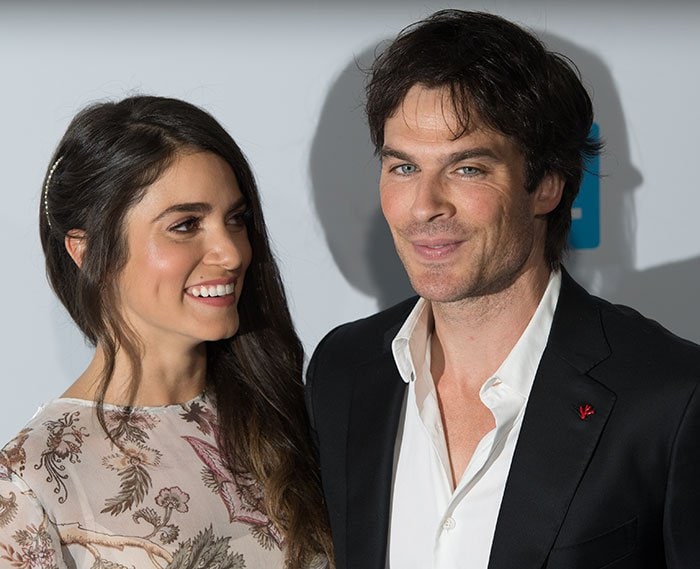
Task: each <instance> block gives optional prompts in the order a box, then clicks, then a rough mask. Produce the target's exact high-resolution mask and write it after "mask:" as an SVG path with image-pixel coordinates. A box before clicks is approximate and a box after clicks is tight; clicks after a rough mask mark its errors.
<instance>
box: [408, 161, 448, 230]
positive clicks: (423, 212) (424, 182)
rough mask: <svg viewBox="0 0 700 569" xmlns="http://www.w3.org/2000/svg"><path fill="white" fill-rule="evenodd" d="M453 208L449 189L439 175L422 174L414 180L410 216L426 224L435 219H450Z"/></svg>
mask: <svg viewBox="0 0 700 569" xmlns="http://www.w3.org/2000/svg"><path fill="white" fill-rule="evenodd" d="M454 213H455V207H454V205H453V203H452V201H451V196H450V194H449V188H448V186H447V184H446V183H445V180H443V178H442V176H441V175H440V174H439V173H435V174H430V173H427V172H424V173H423V174H422V175H421V176H420V178H418V179H417V180H416V186H415V190H414V196H413V203H412V204H411V214H412V215H413V217H414V218H415V219H416V220H417V221H422V222H428V221H432V220H434V219H437V218H443V217H451V216H453V215H454Z"/></svg>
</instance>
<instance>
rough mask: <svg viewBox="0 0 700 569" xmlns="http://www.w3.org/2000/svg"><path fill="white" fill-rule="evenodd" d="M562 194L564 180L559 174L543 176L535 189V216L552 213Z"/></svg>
mask: <svg viewBox="0 0 700 569" xmlns="http://www.w3.org/2000/svg"><path fill="white" fill-rule="evenodd" d="M563 193H564V178H562V176H561V175H560V174H555V173H548V174H545V175H544V176H543V177H542V180H540V183H539V185H538V186H537V189H535V196H534V197H535V202H534V206H535V215H547V214H548V213H549V212H551V211H553V210H554V208H556V207H557V206H558V205H559V202H560V201H561V196H562V194H563Z"/></svg>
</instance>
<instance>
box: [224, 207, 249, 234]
mask: <svg viewBox="0 0 700 569" xmlns="http://www.w3.org/2000/svg"><path fill="white" fill-rule="evenodd" d="M252 217H253V212H252V211H251V210H250V209H244V210H241V211H237V212H236V213H234V214H232V215H231V217H229V219H228V224H229V225H231V226H232V227H235V228H239V229H242V228H244V227H245V226H246V224H247V223H248V222H249V221H250V220H251V219H252Z"/></svg>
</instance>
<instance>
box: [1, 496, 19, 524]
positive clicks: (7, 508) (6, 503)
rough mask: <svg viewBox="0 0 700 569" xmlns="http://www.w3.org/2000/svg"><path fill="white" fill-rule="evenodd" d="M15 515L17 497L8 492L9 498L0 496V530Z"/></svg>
mask: <svg viewBox="0 0 700 569" xmlns="http://www.w3.org/2000/svg"><path fill="white" fill-rule="evenodd" d="M16 515H17V496H16V495H15V493H14V492H10V496H9V497H8V498H5V496H3V495H2V494H0V528H4V527H5V526H6V525H7V524H9V523H10V522H11V521H12V520H13V519H14V518H15V516H16Z"/></svg>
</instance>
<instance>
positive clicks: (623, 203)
mask: <svg viewBox="0 0 700 569" xmlns="http://www.w3.org/2000/svg"><path fill="white" fill-rule="evenodd" d="M14 4H16V5H13V3H12V2H7V1H6V2H2V3H0V66H1V77H2V91H1V92H0V176H1V180H2V182H0V183H1V184H2V187H1V191H2V206H1V207H0V216H1V218H2V223H0V242H1V243H2V245H3V263H2V267H3V268H2V278H0V291H1V294H0V302H1V303H2V304H1V311H0V314H1V315H2V327H1V328H0V335H1V342H0V350H1V352H0V362H1V363H0V381H2V389H3V391H2V393H3V400H2V410H1V411H0V444H1V442H2V441H5V440H7V439H8V438H10V437H11V436H13V435H14V433H15V432H16V431H17V430H18V429H19V428H20V427H21V426H22V424H23V423H24V422H25V421H26V420H27V419H29V417H30V416H31V415H32V414H33V412H34V411H35V410H36V408H37V406H38V405H39V404H40V403H41V402H43V401H46V400H48V399H50V398H53V397H55V396H57V395H59V394H60V393H61V392H62V391H63V390H64V389H65V388H66V387H67V386H68V385H69V384H70V383H71V382H72V380H73V379H74V378H75V377H77V375H78V374H79V373H80V372H81V371H82V369H83V367H84V366H85V364H86V363H87V361H88V359H89V357H90V351H89V350H88V349H87V348H86V347H85V345H84V343H83V341H82V339H81V337H80V335H79V333H78V332H77V331H76V329H75V327H74V326H73V324H72V323H71V321H70V320H69V318H68V317H67V316H66V314H65V313H64V311H63V309H62V307H61V306H60V305H59V304H58V302H57V301H56V300H55V299H54V298H53V296H52V294H51V292H50V291H49V288H48V285H47V284H46V279H45V277H44V270H43V257H42V253H41V247H40V245H39V241H38V237H37V222H36V220H37V211H38V203H39V196H40V191H41V183H42V177H43V173H44V171H45V168H46V165H47V162H48V160H49V157H50V155H51V152H52V150H53V148H54V146H55V144H56V143H57V142H58V140H59V138H60V137H61V135H62V134H63V132H64V130H65V128H66V126H67V124H68V122H69V121H70V119H71V118H72V116H73V115H74V114H75V112H76V111H77V110H78V109H79V108H81V107H83V106H84V105H85V104H86V103H89V102H92V101H96V100H100V99H105V98H110V99H115V98H117V99H118V98H121V97H123V96H125V95H128V94H132V93H149V94H160V95H169V96H175V97H180V98H184V99H187V100H189V101H192V102H194V103H196V104H198V105H201V106H203V107H205V108H206V109H208V110H209V111H210V112H212V113H213V114H214V116H216V117H217V118H218V119H219V120H220V121H221V122H222V123H223V124H224V126H225V127H226V128H227V129H228V130H229V131H230V132H231V134H232V135H233V137H234V138H235V139H236V140H237V141H238V143H239V144H240V145H241V146H242V148H243V149H244V151H245V152H246V154H247V156H248V158H249V159H250V161H251V163H252V165H253V168H254V170H255V172H256V175H257V178H258V181H259V184H260V188H261V192H262V195H263V200H264V206H265V214H266V218H267V221H268V224H269V227H270V229H271V234H272V238H273V242H274V246H275V249H276V252H277V254H278V256H279V258H280V263H281V266H282V270H283V274H284V279H285V282H286V284H287V289H288V293H289V296H290V298H291V301H292V310H293V314H294V317H295V321H296V324H297V327H298V330H299V333H300V335H301V337H302V339H303V341H304V344H305V346H306V348H307V350H309V351H310V350H311V349H313V347H314V345H315V343H316V342H317V341H318V340H319V339H320V338H321V337H322V336H323V334H324V333H325V332H326V331H327V330H328V329H329V328H331V327H332V326H334V325H336V324H337V323H340V322H342V321H346V320H350V319H355V318H358V317H360V316H363V315H366V314H369V313H372V312H374V311H375V310H377V309H378V308H381V307H386V306H388V305H390V304H392V303H393V302H395V301H398V300H399V299H401V298H403V297H405V296H407V295H408V294H409V292H410V291H409V288H408V286H407V284H406V281H405V278H404V276H403V273H402V271H401V270H400V267H399V265H398V262H397V261H396V260H395V258H394V256H393V251H392V246H391V244H390V242H389V240H388V239H389V238H388V233H387V230H386V229H385V227H384V225H383V222H382V221H381V218H380V215H379V210H378V201H377V195H376V179H377V172H378V168H377V163H376V161H375V159H374V157H373V154H372V149H371V146H370V144H369V140H368V135H367V132H366V128H365V122H364V118H363V115H362V88H363V76H362V73H361V72H360V71H358V68H357V67H358V66H357V62H359V64H360V66H362V65H366V64H367V63H368V62H369V61H371V56H372V53H373V52H374V49H375V46H376V45H377V43H378V42H380V41H383V40H386V39H388V38H391V37H393V36H395V34H396V33H397V32H398V31H399V30H400V29H401V28H402V27H404V26H405V25H407V24H409V23H411V22H413V21H415V20H418V19H420V18H422V17H424V16H426V15H427V14H429V13H431V12H432V11H434V10H437V9H440V8H443V7H450V6H452V7H462V8H469V9H481V10H487V11H491V12H495V13H499V14H502V15H504V16H506V17H508V18H511V19H513V20H515V21H518V22H520V23H522V24H524V25H526V26H528V27H530V28H531V29H533V30H535V31H536V32H537V33H538V34H539V35H540V36H541V37H542V38H543V39H544V40H545V42H547V43H548V44H549V45H550V46H551V47H553V48H554V49H556V50H558V51H561V52H563V53H565V54H566V55H568V56H570V57H571V58H572V59H574V60H575V61H576V62H577V64H578V65H579V67H580V69H581V72H582V74H583V77H584V80H585V83H586V84H587V85H588V86H589V87H590V90H591V92H592V95H593V99H594V104H595V106H596V117H597V119H596V120H597V122H598V123H599V124H600V127H601V130H602V134H603V136H604V137H605V138H606V140H607V143H608V146H607V150H606V153H605V155H604V156H603V158H602V160H601V170H602V173H603V175H604V176H605V177H604V178H603V179H602V181H601V208H602V230H601V240H602V241H601V245H600V247H599V248H598V249H595V250H588V251H578V252H576V253H575V254H574V255H572V257H571V259H570V260H569V263H568V266H569V268H570V269H571V270H572V272H573V273H574V274H575V275H576V276H577V277H578V278H579V279H580V280H581V281H583V282H584V283H585V284H586V285H587V286H588V287H589V288H590V289H592V290H593V291H594V292H597V293H599V294H602V295H604V296H606V297H607V298H609V299H611V300H615V301H618V302H623V303H625V304H630V305H632V306H635V307H636V308H638V309H639V310H640V311H642V312H644V313H646V314H647V315H649V316H652V317H654V318H656V319H658V320H659V321H661V322H662V323H663V324H664V325H666V326H667V327H669V328H671V329H673V330H674V331H676V332H677V333H679V334H680V335H682V336H686V337H689V338H692V339H693V340H695V341H700V304H699V303H698V302H697V301H696V296H697V294H696V291H697V289H698V288H699V287H698V285H700V239H699V238H698V234H699V231H698V212H699V211H700V191H699V188H698V181H697V180H698V175H697V170H696V167H697V165H698V163H699V159H698V150H699V145H698V133H700V111H699V110H698V109H699V106H698V100H700V89H699V88H700V74H699V73H698V68H699V65H700V64H699V63H698V62H700V33H699V32H700V4H699V3H696V2H690V1H688V2H680V1H676V2H673V1H670V2H665V3H664V4H663V7H662V6H661V5H659V6H656V7H655V6H652V3H651V2H649V3H648V4H639V3H637V5H636V6H635V8H634V9H630V8H628V7H626V6H625V5H624V4H623V2H615V1H606V2H600V3H592V2H586V3H584V2H578V1H575V0H571V1H569V2H556V3H555V2H546V1H541V2H521V1H518V0H510V1H499V2H481V3H477V2H461V3H460V2H451V3H446V2H439V3H438V2H435V1H433V0H422V1H420V2H419V1H409V0H403V1H402V2H400V3H399V2H391V1H390V0H386V1H385V2H382V1H381V0H375V1H373V2H369V1H367V2H355V3H354V6H352V7H351V6H343V7H340V6H339V7H332V6H330V7H329V6H328V5H327V4H328V3H324V2H321V1H320V0H319V1H315V2H311V1H307V2H289V3H282V2H279V3H264V2H262V1H261V2H260V4H261V6H258V7H253V6H252V5H250V4H248V3H245V4H242V3H239V2H235V1H232V2H229V3H224V2H220V3H215V2H199V3H194V2H191V3H190V2H141V3H137V2H121V3H118V4H117V3H114V6H98V5H96V4H97V3H90V2H61V3H59V2H56V3H48V2H47V3H33V2H31V1H28V2H23V3H20V2H16V3H14ZM659 4H661V3H659Z"/></svg>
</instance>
